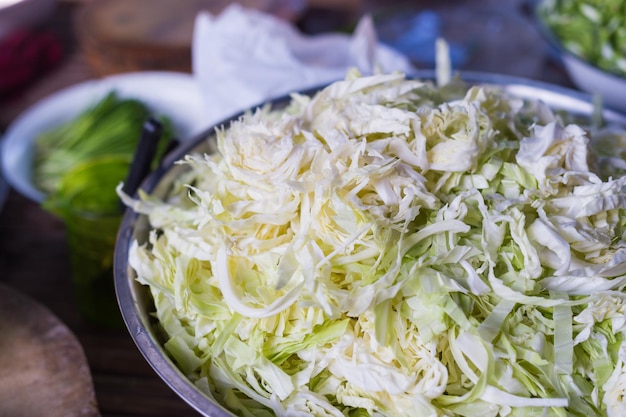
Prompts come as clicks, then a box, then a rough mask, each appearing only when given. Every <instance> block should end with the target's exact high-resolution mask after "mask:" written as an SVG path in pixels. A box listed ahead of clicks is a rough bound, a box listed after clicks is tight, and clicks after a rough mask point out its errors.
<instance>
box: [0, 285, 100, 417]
mask: <svg viewBox="0 0 626 417" xmlns="http://www.w3.org/2000/svg"><path fill="white" fill-rule="evenodd" d="M0 334H2V338H1V339H0V370H1V371H0V416H10V417H32V416H44V415H45V416H47V417H98V416H99V415H100V413H99V411H98V408H97V405H96V396H95V393H94V388H93V383H92V380H91V372H90V370H89V365H88V364H87V360H86V358H85V354H84V352H83V348H82V346H81V344H80V343H79V342H78V340H77V339H76V337H75V336H74V334H73V333H72V332H71V331H70V330H69V329H68V328H67V326H66V325H65V324H64V323H63V322H61V321H60V320H59V319H58V317H56V316H55V315H54V314H52V313H51V311H50V310H49V309H48V308H46V307H45V306H43V305H41V304H39V303H37V302H36V301H34V300H33V299H32V298H30V297H28V296H26V295H24V294H22V293H21V292H20V291H17V290H16V289H14V288H12V287H9V286H6V285H4V284H0Z"/></svg>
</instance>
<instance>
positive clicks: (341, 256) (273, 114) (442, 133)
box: [120, 72, 626, 417]
mask: <svg viewBox="0 0 626 417" xmlns="http://www.w3.org/2000/svg"><path fill="white" fill-rule="evenodd" d="M445 81H446V83H445V85H442V86H435V85H433V84H431V83H429V82H425V81H420V80H409V79H406V78H405V77H404V76H403V75H402V74H381V75H374V76H369V77H362V76H361V75H360V74H358V73H355V72H353V73H350V74H349V75H348V77H347V78H346V80H344V81H341V82H337V83H334V84H332V85H330V86H328V87H327V88H325V89H323V90H321V91H319V92H318V93H316V94H315V95H313V96H311V97H308V96H302V95H298V94H294V95H293V96H292V100H291V103H290V105H289V106H288V107H287V108H286V109H282V110H272V109H270V108H267V107H264V108H260V109H258V110H257V111H255V112H253V113H249V114H246V115H245V116H243V117H242V118H241V119H239V120H238V121H236V122H233V123H232V124H231V125H230V126H228V127H225V128H220V129H218V130H217V131H216V140H217V149H218V152H216V153H214V154H209V155H200V154H193V153H192V154H189V155H187V156H185V157H184V159H183V160H182V161H180V163H181V164H185V165H187V167H188V171H187V172H186V173H185V174H184V175H182V176H181V177H180V178H178V182H177V183H175V184H173V187H172V190H173V192H172V194H171V195H169V196H167V197H166V198H165V199H159V198H157V197H155V196H149V195H145V194H143V195H142V196H141V198H140V199H138V200H133V199H131V198H130V197H128V196H125V195H123V194H121V193H120V194H121V196H122V198H123V199H124V201H125V202H126V204H128V205H129V206H130V207H132V208H133V209H134V210H136V211H137V212H140V213H144V214H146V215H147V216H148V218H149V221H150V224H151V226H152V228H153V231H152V232H151V233H150V235H149V238H148V241H147V242H145V243H141V244H140V243H139V242H137V241H135V242H133V243H132V247H131V249H130V254H129V262H130V265H131V266H132V268H133V269H134V270H135V271H136V273H137V279H138V281H139V282H141V283H143V284H145V285H148V286H149V288H150V290H151V292H152V295H153V297H154V302H155V307H156V315H157V317H158V319H159V322H160V324H161V326H162V327H163V329H164V330H165V332H166V333H167V335H168V338H169V340H168V341H167V343H166V344H165V348H166V349H167V350H168V351H169V353H170V354H171V355H172V357H173V359H174V360H175V361H176V362H177V363H178V364H179V366H180V367H181V369H182V370H183V372H184V373H185V374H186V375H187V376H188V377H189V378H190V379H191V380H193V381H195V383H196V385H197V386H198V387H200V388H201V389H204V390H205V391H206V392H207V394H209V395H211V396H212V397H214V398H216V399H217V400H218V401H220V402H221V403H223V404H225V405H226V406H227V407H228V408H230V409H231V410H233V411H234V412H235V413H237V414H239V415H247V416H258V415H260V416H268V415H273V414H276V415H281V416H309V415H313V416H336V417H344V416H365V415H371V416H398V417H400V416H402V417H406V416H419V417H422V416H467V417H470V416H480V417H491V416H591V415H593V416H611V417H615V416H621V415H623V410H624V408H625V407H626V404H625V394H626V366H625V361H626V344H625V343H624V339H625V338H624V335H625V333H626V292H624V287H625V285H626V239H625V235H624V233H625V231H626V228H625V223H626V193H625V186H626V177H623V176H622V175H621V173H622V172H624V171H623V170H624V162H623V160H622V159H621V158H618V157H616V156H615V155H612V154H611V153H610V151H609V148H610V146H611V144H612V143H619V142H620V141H623V140H624V138H625V137H626V136H624V135H625V133H624V131H621V130H617V129H616V128H612V127H608V126H607V127H602V128H597V129H596V128H590V127H588V126H581V125H578V124H572V123H569V122H568V121H567V119H566V117H565V116H564V115H563V114H561V113H556V112H553V111H552V110H551V109H549V108H548V107H547V106H546V105H545V104H543V103H541V102H539V101H533V100H523V99H521V98H517V97H514V96H511V95H510V94H509V93H507V92H506V91H505V90H503V89H501V88H498V87H496V86H489V85H479V86H467V85H465V84H463V83H462V82H461V81H460V80H449V79H447V77H446V78H445ZM595 143H598V144H599V146H598V149H597V150H596V149H595V148H594V147H593V146H592V145H594V144H595ZM596 166H601V167H602V172H601V173H600V172H599V171H598V170H597V169H596V168H594V167H596Z"/></svg>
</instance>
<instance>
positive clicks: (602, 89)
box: [561, 51, 626, 112]
mask: <svg viewBox="0 0 626 417" xmlns="http://www.w3.org/2000/svg"><path fill="white" fill-rule="evenodd" d="M561 59H562V61H563V65H564V67H565V69H566V70H567V73H568V74H569V76H570V78H571V79H572V82H573V83H574V84H575V85H576V86H577V87H578V88H580V89H581V90H583V91H586V92H588V93H589V94H592V95H598V96H600V97H602V102H603V104H604V105H606V106H608V107H611V108H613V109H615V110H619V111H622V112H626V78H624V77H620V76H618V75H616V74H612V73H609V72H606V71H603V70H601V69H600V68H598V67H596V66H593V65H591V64H589V63H587V62H586V61H583V60H582V59H580V58H579V57H577V56H575V55H572V54H570V53H568V52H565V51H563V52H562V55H561Z"/></svg>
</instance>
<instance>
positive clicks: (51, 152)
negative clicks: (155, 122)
mask: <svg viewBox="0 0 626 417" xmlns="http://www.w3.org/2000/svg"><path fill="white" fill-rule="evenodd" d="M149 116H150V110H149V109H148V107H147V106H146V105H145V104H144V103H143V102H141V101H139V100H137V99H123V98H120V97H118V95H117V93H116V92H115V91H111V92H110V93H108V94H107V95H106V96H105V97H104V98H102V99H101V100H100V101H99V102H97V103H96V104H95V105H94V106H93V107H90V108H88V109H86V110H85V111H84V112H82V113H81V114H80V115H78V116H77V117H76V118H74V119H72V120H70V121H68V122H66V123H63V124H61V125H60V126H58V127H55V128H53V129H51V130H50V131H47V132H44V133H43V134H41V135H40V136H39V137H37V139H36V141H35V147H34V157H33V181H34V183H35V184H36V185H37V186H38V187H39V188H40V189H41V190H42V191H44V192H45V193H46V194H50V193H53V192H54V191H56V190H57V189H58V188H59V184H60V183H61V182H62V179H63V177H64V176H65V175H66V174H67V173H68V172H69V171H71V170H72V169H74V168H76V167H77V166H79V165H81V164H83V163H88V162H90V161H92V160H94V159H96V158H98V157H102V156H126V157H128V158H129V159H130V158H132V155H133V154H134V152H135V148H136V147H137V143H138V140H139V136H140V134H141V130H142V127H143V124H144V122H145V121H146V120H147V119H148V117H149ZM160 121H161V122H162V123H164V129H163V131H164V132H163V137H164V138H167V139H169V138H170V137H171V134H172V132H171V123H170V121H169V119H168V118H167V117H163V116H161V117H160ZM164 148H165V141H162V144H161V146H160V149H161V151H160V152H162V151H163V149H164Z"/></svg>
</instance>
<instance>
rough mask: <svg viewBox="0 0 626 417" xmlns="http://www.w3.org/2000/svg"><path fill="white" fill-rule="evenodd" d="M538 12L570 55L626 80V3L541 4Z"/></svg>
mask: <svg viewBox="0 0 626 417" xmlns="http://www.w3.org/2000/svg"><path fill="white" fill-rule="evenodd" d="M538 11H539V16H540V18H541V19H542V20H543V21H544V22H545V24H546V25H547V27H548V28H549V29H550V30H551V31H552V32H553V33H554V35H555V37H556V39H557V41H558V42H559V43H560V44H561V45H562V46H563V47H564V48H565V49H566V50H568V51H569V52H570V53H572V54H574V55H577V56H579V57H581V58H582V59H584V60H586V61H589V62H590V63H591V64H593V65H596V66H597V67H599V68H601V69H603V70H606V71H608V72H612V73H615V74H617V75H621V76H626V26H625V25H624V22H626V1H625V0H585V1H582V0H542V1H541V2H540V3H539V8H538Z"/></svg>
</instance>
